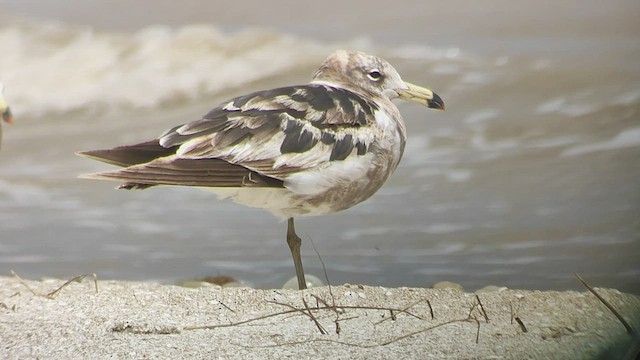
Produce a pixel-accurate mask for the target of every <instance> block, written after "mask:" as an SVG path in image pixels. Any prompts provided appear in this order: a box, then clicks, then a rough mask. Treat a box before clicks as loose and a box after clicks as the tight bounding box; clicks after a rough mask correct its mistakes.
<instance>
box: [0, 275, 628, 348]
mask: <svg viewBox="0 0 640 360" xmlns="http://www.w3.org/2000/svg"><path fill="white" fill-rule="evenodd" d="M64 283H65V280H57V279H56V280H53V279H50V280H43V281H30V280H21V279H19V278H17V277H1V278H0V314H1V315H0V317H1V318H2V321H0V342H1V343H2V347H0V357H2V358H5V359H19V358H20V359H24V358H41V359H73V358H85V359H88V358H94V359H95V358H118V359H120V358H125V359H126V358H136V359H141V358H172V359H177V358H200V359H204V358H208V359H212V358H220V359H234V358H242V359H250V358H256V359H267V358H280V359H284V358H296V359H306V358H316V359H317V358H332V359H347V358H349V359H365V358H366V359H373V358H376V359H387V358H388V359H390V358H394V359H397V358H421V359H426V358H448V359H471V358H472V359H524V358H529V359H548V358H554V359H604V358H633V354H634V351H636V352H635V354H637V349H638V342H637V341H636V343H635V345H634V344H633V340H632V339H633V338H632V336H631V335H629V334H628V333H627V331H626V330H625V327H624V326H623V324H622V323H621V322H620V321H619V320H618V319H616V317H615V316H614V315H613V314H612V313H611V312H610V311H609V310H608V309H607V308H606V307H605V306H604V305H603V304H602V303H601V302H600V301H599V300H598V299H597V298H596V297H595V296H594V295H593V294H591V293H589V292H575V291H565V292H557V291H544V292H543V291H524V290H523V291H520V290H507V289H502V290H497V291H492V292H481V293H476V294H472V293H465V292H462V291H457V290H453V289H422V288H404V287H403V288H384V287H370V286H362V285H348V284H345V285H341V286H332V287H330V288H329V287H326V286H325V287H319V288H313V289H310V290H306V291H296V290H257V289H250V288H221V287H218V286H214V285H212V286H210V287H200V288H195V289H193V288H184V287H178V286H167V285H160V284H153V283H144V282H124V281H103V280H98V281H97V289H96V282H94V281H93V280H92V279H90V277H86V278H85V279H84V280H83V281H81V282H77V281H73V282H70V283H69V284H68V285H66V286H63V287H62V288H61V286H62V285H63V284H64ZM56 290H58V291H56ZM597 291H598V292H599V293H600V294H601V295H602V296H603V297H604V298H605V299H606V300H607V301H608V302H610V303H611V305H612V306H614V307H615V308H616V309H617V310H618V311H619V312H620V314H622V316H623V317H624V318H625V319H626V320H627V321H628V322H629V323H630V324H631V326H633V327H634V328H635V329H638V328H639V327H640V297H638V296H635V295H630V294H625V293H621V292H620V291H617V290H611V289H597ZM634 346H635V348H634ZM634 349H635V350H634ZM629 356H631V357H629Z"/></svg>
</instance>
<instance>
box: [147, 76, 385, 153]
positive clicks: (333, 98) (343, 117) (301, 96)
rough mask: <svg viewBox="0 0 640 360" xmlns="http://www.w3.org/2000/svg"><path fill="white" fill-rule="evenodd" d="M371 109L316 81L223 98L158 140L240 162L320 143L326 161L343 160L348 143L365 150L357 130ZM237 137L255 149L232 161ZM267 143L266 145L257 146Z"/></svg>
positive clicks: (366, 137)
mask: <svg viewBox="0 0 640 360" xmlns="http://www.w3.org/2000/svg"><path fill="white" fill-rule="evenodd" d="M377 109H378V107H377V105H376V104H374V103H372V102H370V101H367V100H365V99H364V98H362V97H361V96H359V95H357V94H355V93H353V92H350V91H348V90H345V89H340V88H334V87H330V86H325V85H319V84H310V85H305V86H291V87H283V88H278V89H273V90H267V91H260V92H255V93H252V94H249V95H245V96H241V97H237V98H235V99H233V100H231V101H229V102H226V103H225V104H223V105H222V106H220V107H217V108H215V109H213V110H212V111H210V112H209V113H208V114H207V115H205V116H204V117H203V118H202V119H200V120H196V121H194V122H191V123H188V124H185V125H181V126H177V127H175V128H173V129H171V130H169V131H167V132H166V133H165V134H163V135H162V136H161V137H160V144H161V145H162V146H164V147H173V146H181V149H179V151H178V154H179V155H180V156H181V157H194V158H200V157H216V158H218V157H225V158H226V159H227V160H229V161H232V162H244V161H245V160H246V161H252V160H265V159H267V158H275V157H277V156H279V155H283V154H294V153H304V152H307V151H310V150H311V149H313V148H314V147H315V146H316V145H317V144H318V143H322V144H324V145H326V146H325V147H324V148H323V150H327V149H328V150H330V154H329V157H328V160H329V161H334V160H344V159H345V158H346V157H347V156H349V155H350V154H351V153H352V151H353V150H354V149H356V150H357V154H358V155H363V154H365V153H366V152H367V148H368V145H369V143H370V142H371V141H372V138H371V136H372V134H371V133H370V132H367V131H362V130H363V128H366V127H367V126H369V125H370V124H371V122H372V121H374V111H375V110H377ZM273 138H275V139H273ZM267 139H273V140H274V141H273V142H271V141H266V140H267ZM242 142H246V143H247V144H251V143H252V144H254V145H255V150H256V151H255V153H253V154H243V156H240V157H239V159H237V161H234V160H233V158H234V157H236V156H230V155H231V154H233V151H228V150H230V149H229V148H231V147H233V146H236V145H238V144H241V143H242ZM267 144H268V145H269V146H270V148H269V149H264V148H261V146H264V145H267ZM274 161H275V159H274Z"/></svg>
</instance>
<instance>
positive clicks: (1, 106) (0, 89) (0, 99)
mask: <svg viewBox="0 0 640 360" xmlns="http://www.w3.org/2000/svg"><path fill="white" fill-rule="evenodd" d="M3 93H4V85H3V84H2V83H0V115H2V120H4V121H5V122H6V123H7V124H13V114H11V108H10V107H9V105H8V104H7V102H6V101H5V100H4V96H3ZM0 146H2V122H1V121H0Z"/></svg>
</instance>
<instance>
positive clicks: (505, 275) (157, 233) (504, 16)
mask: <svg viewBox="0 0 640 360" xmlns="http://www.w3.org/2000/svg"><path fill="white" fill-rule="evenodd" d="M58 4H59V3H58V2H55V1H38V2H30V1H18V0H13V1H4V2H2V3H0V24H1V25H0V48H2V49H3V51H2V56H0V79H1V80H2V81H3V82H4V83H5V86H6V94H5V95H6V97H7V99H8V100H9V101H10V102H11V104H12V108H13V112H14V115H15V117H16V124H15V126H12V127H7V128H5V129H4V130H5V131H4V141H3V146H2V151H0V274H4V275H9V274H10V270H15V271H16V272H17V273H19V274H21V275H22V276H25V277H31V278H38V277H42V276H60V277H70V276H73V275H76V274H82V273H91V272H96V273H97V274H98V276H99V277H100V278H103V279H110V278H115V279H135V280H158V281H162V282H166V283H172V282H175V281H178V280H180V279H189V278H194V277H200V276H206V275H217V274H225V275H232V276H234V277H237V278H240V279H244V280H247V281H250V282H252V283H254V284H255V285H256V286H259V287H277V286H280V284H281V283H283V282H284V281H285V280H286V279H288V278H289V277H291V276H293V266H292V263H291V259H290V255H289V250H288V248H287V246H286V244H285V241H284V233H285V223H280V222H278V221H277V220H276V219H275V218H273V217H272V216H271V215H270V214H268V213H265V212H261V211H260V210H255V209H248V208H244V207H241V206H238V205H235V204H231V203H228V202H218V201H216V200H215V199H214V197H213V196H212V195H211V194H209V193H206V192H201V191H197V190H194V189H187V188H158V189H151V190H147V191H140V192H126V191H116V190H114V189H113V187H114V186H115V183H108V182H98V181H89V180H81V179H77V178H76V176H77V175H78V174H81V173H87V172H93V171H100V170H105V169H108V168H109V167H108V166H107V165H104V164H100V163H96V162H92V161H89V160H86V159H82V158H78V157H76V156H74V155H73V153H74V152H75V151H79V150H86V149H94V148H106V147H111V146H115V145H121V144H126V143H130V142H135V141H141V140H146V139H148V138H150V137H154V136H157V135H159V134H160V133H161V132H162V131H163V130H165V129H166V128H169V127H171V126H173V125H176V124H178V123H183V122H187V121H190V120H194V119H197V118H198V117H199V116H201V115H202V114H204V113H205V112H207V111H208V110H209V109H210V108H211V107H213V106H215V105H217V104H218V103H219V102H221V101H223V100H225V99H227V98H230V97H232V96H236V95H239V94H242V93H246V92H249V91H253V90H258V89H264V88H269V87H275V86H281V85H287V84H296V83H305V82H307V81H308V80H309V77H310V74H311V73H312V72H313V70H315V68H316V67H317V65H318V64H319V63H320V62H321V61H322V60H323V59H324V57H325V56H326V55H327V54H329V53H330V52H332V51H333V50H335V49H336V48H351V49H358V50H363V51H366V52H370V53H374V54H377V55H379V56H382V57H384V58H386V59H387V60H389V61H390V62H391V63H392V64H394V65H395V67H396V68H397V69H398V70H399V72H400V73H401V74H402V76H403V78H404V79H406V80H408V81H411V82H413V83H417V84H422V85H425V86H428V87H430V88H432V89H434V90H435V91H437V92H438V94H440V95H441V96H442V97H443V98H444V100H445V102H446V104H447V111H446V112H444V113H441V112H434V111H429V110H427V109H424V108H422V107H420V106H417V105H413V104H400V107H401V111H402V113H403V114H404V118H405V121H406V122H407V127H408V129H409V142H408V145H407V149H406V151H405V157H404V159H403V161H402V163H401V165H400V167H399V169H398V170H397V171H396V174H395V175H394V176H393V177H392V178H391V179H390V180H389V182H388V183H387V184H386V185H385V186H384V187H383V188H382V190H381V191H380V192H379V193H378V194H376V195H375V196H374V197H373V198H372V199H370V200H368V201H366V202H365V203H363V204H360V205H358V206H356V207H354V208H352V209H349V210H347V211H345V212H342V213H338V214H335V215H331V216H325V217H321V218H308V219H302V218H301V219H299V220H298V221H297V229H298V232H299V234H300V235H301V237H302V238H303V243H304V245H303V257H304V261H305V266H306V270H307V271H308V272H311V273H314V274H316V275H319V276H321V277H322V267H321V264H320V261H319V260H318V258H317V255H316V254H315V252H314V251H313V247H312V246H311V241H313V242H314V244H315V246H316V248H317V251H318V252H319V254H320V255H321V256H322V259H323V261H324V263H325V264H326V266H327V271H328V275H329V277H330V279H331V281H332V283H335V284H338V283H344V282H350V283H366V284H370V285H384V286H429V285H431V284H433V283H434V282H436V281H440V280H451V281H456V282H459V283H461V284H462V285H464V286H465V287H466V288H468V289H475V288H478V287H481V286H484V285H488V284H498V285H504V286H509V287H512V288H536V289H578V288H580V287H579V285H578V284H577V282H576V281H575V280H574V279H573V275H572V274H573V272H580V273H581V274H582V275H583V277H585V279H587V280H588V281H589V282H591V283H592V284H594V285H597V286H605V287H615V288H619V289H621V290H625V291H630V292H634V293H639V292H640V265H639V264H640V261H639V260H640V181H639V180H638V179H640V161H639V160H638V159H640V86H639V85H638V84H640V61H639V60H640V38H638V34H640V24H638V23H637V21H636V20H637V18H638V15H640V4H638V3H637V2H635V1H615V2H609V3H606V4H604V3H600V2H590V3H589V4H588V6H587V5H586V4H585V2H584V1H581V2H571V1H535V2H534V1H529V2H518V5H515V3H512V2H508V1H504V0H492V1H488V2H483V4H482V5H480V4H477V5H476V4H475V3H474V4H468V2H459V1H453V2H448V3H447V4H441V3H440V2H435V1H433V2H432V1H426V2H425V1H406V2H404V3H402V4H398V7H397V8H391V7H390V6H384V7H377V5H374V4H371V3H370V2H364V1H354V2H348V3H346V4H344V3H343V2H337V1H328V2H322V4H318V5H316V6H311V5H308V4H302V3H299V2H288V3H280V5H279V6H278V7H276V8H273V7H271V5H269V4H263V3H262V2H245V3H244V5H242V6H238V5H233V3H231V2H216V4H212V3H210V2H206V1H196V0H193V1H183V2H181V3H180V7H176V5H174V2H170V1H141V2H138V3H137V4H139V5H137V6H136V7H135V8H130V6H131V5H130V2H126V1H112V2H109V3H108V4H109V5H105V4H104V3H103V2H99V1H69V2H66V4H67V7H60V6H59V5H58ZM394 5H395V3H394ZM334 6H337V7H340V9H342V11H340V12H338V13H336V12H334V11H331V8H332V7H334ZM151 7H153V11H151V10H149V9H150V8H151ZM327 25H328V26H327Z"/></svg>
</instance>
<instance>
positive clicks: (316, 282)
mask: <svg viewBox="0 0 640 360" xmlns="http://www.w3.org/2000/svg"><path fill="white" fill-rule="evenodd" d="M304 278H305V280H306V281H307V289H310V288H313V287H319V286H324V283H323V282H322V280H320V279H319V278H318V277H316V276H313V275H309V274H304ZM282 288H283V289H291V290H298V278H297V277H295V276H294V277H292V278H291V279H289V280H287V282H285V283H284V285H282Z"/></svg>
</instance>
